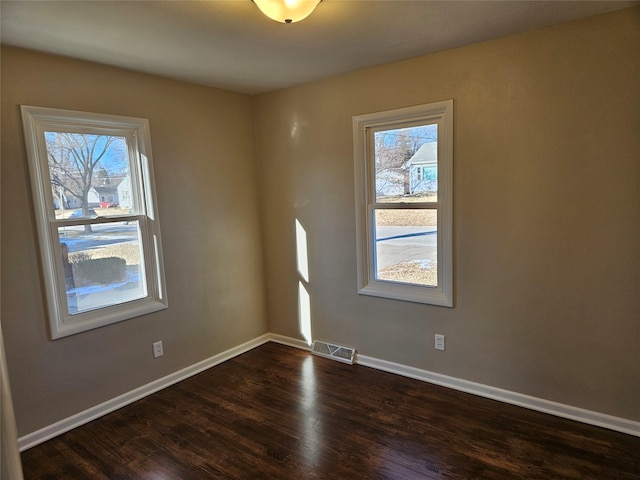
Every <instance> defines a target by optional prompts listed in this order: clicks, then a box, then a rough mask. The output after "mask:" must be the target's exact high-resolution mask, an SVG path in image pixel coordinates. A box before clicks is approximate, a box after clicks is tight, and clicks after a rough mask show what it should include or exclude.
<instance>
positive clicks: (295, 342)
mask: <svg viewBox="0 0 640 480" xmlns="http://www.w3.org/2000/svg"><path fill="white" fill-rule="evenodd" d="M267 342H275V343H280V344H283V345H288V346H290V347H295V348H299V349H302V350H307V351H309V350H311V347H310V346H309V345H308V344H307V343H306V342H305V341H304V340H299V339H295V338H291V337H286V336H283V335H278V334H274V333H267V334H265V335H262V336H260V337H257V338H255V339H253V340H250V341H248V342H246V343H243V344H242V345H238V346H237V347H234V348H231V349H229V350H226V351H224V352H222V353H219V354H218V355H214V356H213V357H210V358H208V359H205V360H202V361H201V362H198V363H196V364H194V365H191V366H189V367H187V368H184V369H182V370H179V371H177V372H175V373H172V374H170V375H167V376H166V377H163V378H159V379H158V380H155V381H153V382H151V383H148V384H146V385H143V386H141V387H138V388H136V389H134V390H132V391H130V392H127V393H125V394H123V395H120V396H118V397H115V398H113V399H111V400H108V401H106V402H104V403H101V404H100V405H96V406H95V407H91V408H89V409H87V410H85V411H83V412H80V413H77V414H75V415H72V416H71V417H69V418H66V419H64V420H61V421H59V422H56V423H54V424H52V425H49V426H47V427H44V428H42V429H40V430H37V431H35V432H32V433H29V434H27V435H25V436H23V437H20V438H19V439H18V446H19V448H20V451H24V450H27V449H28V448H31V447H34V446H36V445H38V444H40V443H43V442H46V441H47V440H49V439H51V438H53V437H56V436H58V435H61V434H63V433H65V432H68V431H69V430H72V429H74V428H76V427H79V426H81V425H84V424H85V423H89V422H90V421H92V420H95V419H96V418H99V417H101V416H103V415H106V414H107V413H110V412H113V411H115V410H117V409H119V408H122V407H124V406H126V405H129V404H130V403H133V402H135V401H136V400H140V399H141V398H144V397H146V396H148V395H151V394H152V393H155V392H157V391H160V390H162V389H163V388H166V387H169V386H171V385H173V384H175V383H178V382H180V381H182V380H185V379H187V378H189V377H191V376H193V375H196V374H198V373H200V372H202V371H204V370H207V369H208V368H211V367H214V366H216V365H218V364H220V363H222V362H224V361H226V360H229V359H231V358H233V357H236V356H238V355H240V354H242V353H245V352H248V351H249V350H252V349H254V348H256V347H258V346H260V345H262V344H264V343H267ZM355 363H357V364H359V365H363V366H366V367H371V368H375V369H377V370H382V371H385V372H390V373H395V374H397V375H402V376H404V377H409V378H413V379H416V380H421V381H424V382H428V383H433V384H435V385H440V386H443V387H448V388H452V389H454V390H459V391H461V392H466V393H471V394H473V395H478V396H480V397H485V398H490V399H493V400H498V401H500V402H504V403H509V404H511V405H518V406H520V407H525V408H528V409H530V410H536V411H538V412H543V413H548V414H551V415H555V416H558V417H562V418H567V419H570V420H576V421H578V422H582V423H586V424H589V425H595V426H598V427H603V428H608V429H610V430H615V431H618V432H622V433H627V434H629V435H634V436H636V437H640V422H636V421H633V420H627V419H625V418H619V417H614V416H611V415H606V414H604V413H598V412H593V411H590V410H585V409H582V408H578V407H573V406H571V405H564V404H561V403H557V402H551V401H549V400H544V399H542V398H536V397H531V396H529V395H523V394H521V393H517V392H511V391H508V390H502V389H500V388H495V387H491V386H488V385H482V384H480V383H474V382H470V381H468V380H462V379H459V378H455V377H449V376H447V375H441V374H439V373H434V372H429V371H428V370H421V369H419V368H414V367H408V366H406V365H401V364H398V363H393V362H389V361H387V360H380V359H377V358H374V357H368V356H366V355H357V357H356V361H355Z"/></svg>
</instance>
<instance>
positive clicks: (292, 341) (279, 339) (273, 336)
mask: <svg viewBox="0 0 640 480" xmlns="http://www.w3.org/2000/svg"><path fill="white" fill-rule="evenodd" d="M269 340H270V341H271V342H275V343H281V344H282V345H288V346H289V347H295V348H299V349H301V350H308V351H311V346H310V345H309V344H308V343H307V342H305V341H304V340H299V339H297V338H291V337H285V336H284V335H278V334H277V333H270V334H269Z"/></svg>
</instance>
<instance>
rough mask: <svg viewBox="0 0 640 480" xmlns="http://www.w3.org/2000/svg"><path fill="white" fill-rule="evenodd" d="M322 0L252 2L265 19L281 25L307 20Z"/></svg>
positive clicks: (260, 0)
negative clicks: (267, 18)
mask: <svg viewBox="0 0 640 480" xmlns="http://www.w3.org/2000/svg"><path fill="white" fill-rule="evenodd" d="M321 1H322V0H253V3H255V4H256V5H257V6H258V8H259V9H260V10H261V11H262V13H264V14H265V15H266V16H267V17H269V18H271V19H273V20H275V21H276V22H281V23H293V22H299V21H300V20H304V19H305V18H307V17H308V16H309V15H310V14H311V12H313V10H314V9H315V8H316V6H317V5H318V4H319V3H320V2H321Z"/></svg>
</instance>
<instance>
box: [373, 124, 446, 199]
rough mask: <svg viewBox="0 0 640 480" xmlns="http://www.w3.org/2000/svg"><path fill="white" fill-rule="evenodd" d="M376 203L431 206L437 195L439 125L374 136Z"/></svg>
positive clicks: (397, 130) (390, 131)
mask: <svg viewBox="0 0 640 480" xmlns="http://www.w3.org/2000/svg"><path fill="white" fill-rule="evenodd" d="M374 151H375V178H376V202H377V203H390V202H432V201H436V200H437V194H438V125H437V124H432V125H420V126H414V127H409V128H398V129H393V130H380V131H377V132H375V133H374Z"/></svg>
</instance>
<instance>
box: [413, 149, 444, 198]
mask: <svg viewBox="0 0 640 480" xmlns="http://www.w3.org/2000/svg"><path fill="white" fill-rule="evenodd" d="M407 166H408V168H409V193H418V192H435V191H437V189H438V142H429V143H424V144H422V146H421V147H420V148H419V149H418V151H417V152H416V153H415V154H414V155H413V157H411V158H410V159H409V161H408V162H407Z"/></svg>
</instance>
